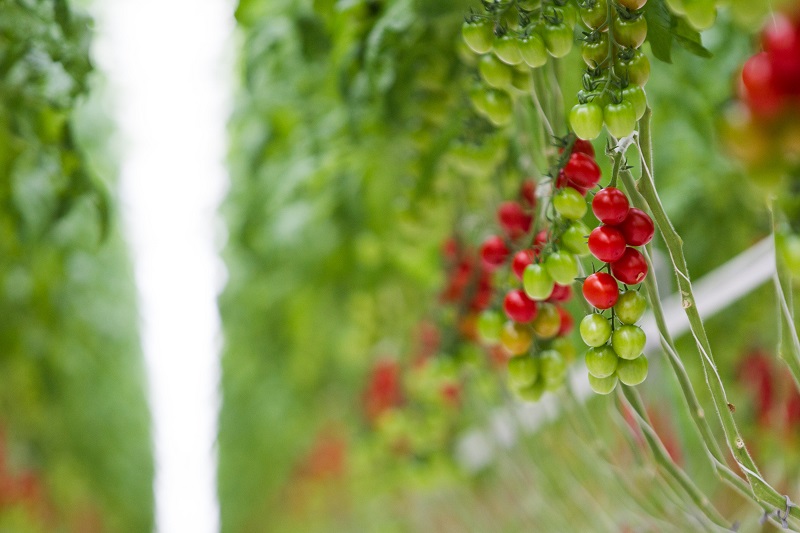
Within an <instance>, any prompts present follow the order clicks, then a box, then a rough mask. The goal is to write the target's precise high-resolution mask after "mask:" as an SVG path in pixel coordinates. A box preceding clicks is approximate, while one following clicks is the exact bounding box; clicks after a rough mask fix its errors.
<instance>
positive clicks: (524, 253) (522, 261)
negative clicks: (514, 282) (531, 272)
mask: <svg viewBox="0 0 800 533" xmlns="http://www.w3.org/2000/svg"><path fill="white" fill-rule="evenodd" d="M535 258H536V252H534V251H533V250H530V249H528V250H520V251H519V252H517V253H516V254H514V259H513V260H512V261H511V270H513V271H514V275H515V276H517V278H519V280H520V281H522V273H523V272H525V267H526V266H528V265H530V264H531V263H533V261H534V259H535Z"/></svg>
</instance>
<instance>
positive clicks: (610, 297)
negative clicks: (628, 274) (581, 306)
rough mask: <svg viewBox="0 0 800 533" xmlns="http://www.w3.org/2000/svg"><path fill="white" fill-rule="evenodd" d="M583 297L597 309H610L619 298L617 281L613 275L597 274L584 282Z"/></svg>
mask: <svg viewBox="0 0 800 533" xmlns="http://www.w3.org/2000/svg"><path fill="white" fill-rule="evenodd" d="M583 297H584V298H586V301H587V302H589V303H590V304H591V305H593V306H594V307H596V308H597V309H609V308H611V307H613V306H614V304H615V303H617V299H618V298H619V287H618V286H617V280H615V279H614V278H613V277H612V276H611V274H606V273H605V272H595V273H594V274H592V275H590V276H589V277H587V278H586V279H585V280H584V282H583Z"/></svg>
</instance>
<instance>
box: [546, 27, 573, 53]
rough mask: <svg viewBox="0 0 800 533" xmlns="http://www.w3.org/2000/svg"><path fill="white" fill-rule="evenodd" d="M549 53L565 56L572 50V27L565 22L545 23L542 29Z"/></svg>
mask: <svg viewBox="0 0 800 533" xmlns="http://www.w3.org/2000/svg"><path fill="white" fill-rule="evenodd" d="M542 36H543V37H544V44H545V46H546V47H547V53H549V54H550V55H551V56H553V57H564V56H565V55H567V54H568V53H569V51H570V50H572V40H573V34H572V28H570V27H569V26H567V25H566V24H565V23H563V22H560V23H558V24H545V26H544V28H543V30H542Z"/></svg>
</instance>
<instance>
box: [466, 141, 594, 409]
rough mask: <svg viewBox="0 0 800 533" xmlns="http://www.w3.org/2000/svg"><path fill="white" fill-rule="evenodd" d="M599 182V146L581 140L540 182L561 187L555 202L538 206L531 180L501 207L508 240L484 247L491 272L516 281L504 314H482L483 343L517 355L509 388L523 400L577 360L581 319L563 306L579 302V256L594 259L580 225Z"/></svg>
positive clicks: (554, 383) (556, 380) (493, 239)
mask: <svg viewBox="0 0 800 533" xmlns="http://www.w3.org/2000/svg"><path fill="white" fill-rule="evenodd" d="M599 180H600V168H599V166H598V165H597V163H596V162H595V160H594V148H593V147H592V145H591V144H590V143H588V142H586V141H575V142H574V144H573V145H572V146H571V149H570V150H569V152H564V151H562V155H561V158H560V161H559V164H558V165H556V168H554V169H553V171H552V175H551V176H548V177H546V178H545V179H543V180H542V181H541V183H540V184H539V185H538V187H540V188H541V190H542V191H545V190H546V189H551V190H553V189H554V192H552V196H551V197H552V201H549V202H537V196H536V195H535V191H536V189H537V184H535V183H534V182H533V181H526V182H524V183H523V185H522V188H521V191H520V195H519V197H520V198H519V200H518V201H512V202H504V203H503V204H501V205H500V207H499V209H498V213H497V215H498V217H497V218H498V222H499V225H500V227H501V228H502V229H503V235H502V236H500V235H492V236H490V237H488V238H487V239H486V240H485V241H484V243H483V246H482V248H481V256H482V258H483V261H484V263H485V264H486V265H487V267H488V268H490V269H491V270H493V271H494V272H495V274H496V275H497V273H499V272H504V269H508V271H509V275H508V278H509V279H510V280H511V283H510V287H509V288H508V290H506V291H505V293H504V295H503V298H502V305H497V307H501V309H502V311H501V309H490V310H486V311H484V312H483V313H482V314H481V315H480V317H479V320H478V334H479V338H480V340H481V342H482V343H483V344H484V345H487V346H500V347H501V348H502V350H503V351H504V352H505V353H506V354H507V355H508V356H510V359H509V360H508V380H509V384H510V387H511V389H512V390H513V391H514V392H515V393H516V394H517V395H518V396H519V397H520V398H522V399H525V400H530V401H536V400H538V399H539V398H540V397H541V395H542V394H543V393H544V392H545V391H547V390H554V389H557V388H558V387H560V386H561V385H562V384H563V382H564V379H565V377H566V370H567V365H568V364H569V363H571V362H572V361H573V360H574V358H575V347H574V346H573V345H572V343H571V341H570V340H569V339H568V338H567V336H568V335H569V333H570V332H571V330H572V328H573V325H574V318H573V316H572V314H571V313H570V312H569V311H568V310H567V309H566V308H565V307H564V304H565V303H566V302H568V301H569V300H570V299H571V298H572V284H573V283H574V281H575V279H577V278H578V276H579V275H580V264H579V261H578V257H580V256H584V255H588V254H589V248H588V246H587V244H586V235H587V234H588V233H589V228H588V227H587V226H586V225H585V224H584V223H583V222H582V221H581V219H582V218H583V216H584V215H585V214H586V212H587V206H586V199H585V198H584V195H585V194H587V191H589V190H590V189H592V188H594V187H595V186H596V185H597V183H598V182H599ZM543 196H547V197H550V194H549V193H546V194H543ZM537 208H538V209H537ZM537 214H538V215H539V216H538V217H537V216H536V215H537ZM535 220H536V221H538V222H539V225H538V226H536V225H535V224H534V221H535Z"/></svg>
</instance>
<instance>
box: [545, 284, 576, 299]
mask: <svg viewBox="0 0 800 533" xmlns="http://www.w3.org/2000/svg"><path fill="white" fill-rule="evenodd" d="M570 298H572V286H571V285H560V284H558V283H556V284H555V286H554V287H553V292H552V293H551V294H550V298H548V299H547V301H548V302H566V301H568V300H570Z"/></svg>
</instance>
